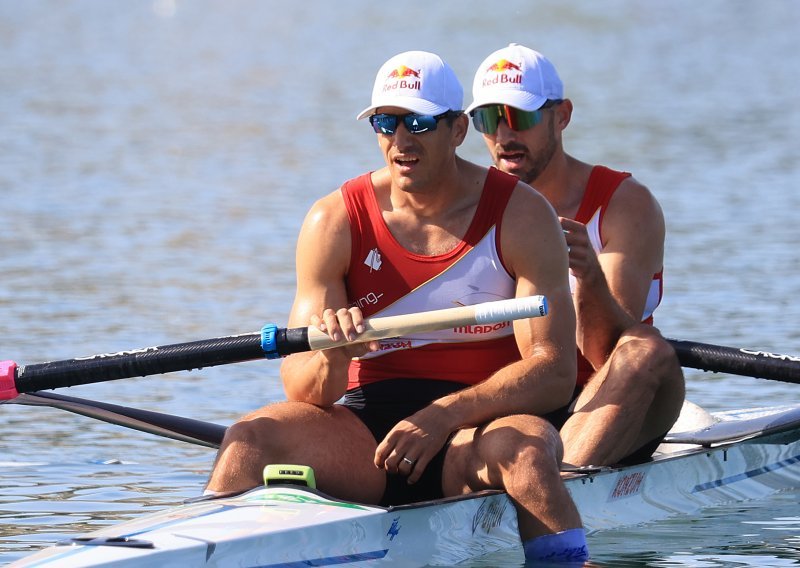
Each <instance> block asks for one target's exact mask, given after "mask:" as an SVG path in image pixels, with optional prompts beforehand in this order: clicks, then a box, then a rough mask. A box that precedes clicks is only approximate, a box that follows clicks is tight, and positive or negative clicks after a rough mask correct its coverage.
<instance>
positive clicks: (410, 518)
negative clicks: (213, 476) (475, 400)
mask: <svg viewBox="0 0 800 568" xmlns="http://www.w3.org/2000/svg"><path fill="white" fill-rule="evenodd" d="M722 434H724V436H722V437H721V435H722ZM714 440H716V441H714ZM671 442H672V443H670V444H664V445H662V447H661V448H660V449H661V450H663V451H661V452H659V453H657V455H656V457H654V459H653V460H652V461H649V462H647V463H643V464H640V465H635V466H630V467H625V468H614V469H612V468H606V469H603V470H594V471H592V470H589V469H586V470H582V471H581V472H579V473H573V474H569V475H570V477H569V478H567V479H566V484H567V487H568V488H569V491H570V492H571V494H572V496H573V498H574V499H575V502H576V503H577V505H578V508H579V510H580V512H581V516H582V519H583V522H584V526H585V527H586V529H587V530H588V531H589V532H590V533H591V532H594V531H598V530H606V529H613V528H619V527H625V526H631V525H638V524H643V523H650V522H654V521H658V520H661V519H665V518H668V517H672V516H675V515H678V514H691V513H696V512H698V511H699V510H701V509H702V508H704V507H707V506H711V505H717V504H721V503H728V502H732V501H741V500H750V499H760V498H763V497H766V496H767V495H770V494H772V493H775V492H777V491H780V490H784V489H788V488H798V487H800V407H782V408H774V409H768V410H756V411H740V412H731V413H720V414H719V415H717V416H716V417H715V419H714V421H713V423H711V424H709V425H708V426H707V427H704V428H701V429H699V430H696V431H693V432H689V433H683V434H676V435H674V436H671ZM697 442H701V443H704V444H708V446H707V447H704V446H700V445H698V444H697ZM679 444H680V445H679ZM139 546H141V547H139ZM590 547H591V541H590ZM510 549H520V542H519V536H518V533H517V519H516V513H515V511H514V507H513V505H512V504H511V502H510V501H509V499H508V497H507V496H506V495H505V494H504V493H502V492H484V493H481V494H474V495H470V496H465V497H463V498H456V499H446V500H441V501H434V502H429V503H422V504H414V505H409V506H402V507H393V508H388V509H387V508H381V507H373V506H364V505H357V504H353V503H345V502H341V501H338V500H335V499H331V498H329V497H327V496H325V495H322V494H320V493H317V492H314V491H311V490H307V489H305V488H299V487H292V486H270V487H265V488H259V489H255V490H253V491H250V492H248V493H245V494H243V495H239V496H236V497H231V498H224V499H213V500H207V501H198V502H195V503H190V504H186V505H182V506H179V507H176V508H173V509H169V510H166V511H163V512H160V513H155V514H153V515H148V516H145V517H142V518H140V519H137V520H133V521H129V522H127V523H123V524H121V525H117V526H114V527H108V528H105V529H102V530H99V531H96V532H94V533H91V534H89V535H87V536H86V537H83V538H81V539H73V540H72V542H71V543H70V544H68V545H61V546H53V547H50V548H48V549H46V550H43V551H41V552H39V553H37V554H35V555H33V556H31V557H28V558H27V559H24V560H22V561H19V562H17V563H14V564H13V565H12V566H59V567H70V566H106V565H113V566H115V567H120V568H121V567H125V566H180V567H187V566H204V567H213V566H220V567H222V566H226V567H227V566H267V567H277V566H283V567H287V566H291V567H295V566H309V565H312V566H326V565H339V564H348V565H357V566H372V565H376V564H393V565H399V566H426V565H453V564H456V563H458V562H462V561H464V560H467V559H470V558H475V557H479V556H483V555H486V554H489V553H492V552H496V551H499V550H510ZM520 559H521V551H520Z"/></svg>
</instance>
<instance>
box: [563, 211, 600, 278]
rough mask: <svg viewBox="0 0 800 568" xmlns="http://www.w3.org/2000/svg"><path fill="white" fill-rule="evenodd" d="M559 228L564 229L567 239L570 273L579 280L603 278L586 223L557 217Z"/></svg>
mask: <svg viewBox="0 0 800 568" xmlns="http://www.w3.org/2000/svg"><path fill="white" fill-rule="evenodd" d="M558 219H559V221H561V228H562V229H564V237H565V238H566V239H567V246H568V247H569V270H570V272H571V273H572V275H573V276H574V277H575V278H577V279H578V280H581V281H584V280H585V281H588V280H591V279H592V278H598V277H599V278H605V276H604V275H603V269H602V268H601V267H600V261H599V260H597V253H596V252H595V250H594V248H593V247H592V242H591V241H590V240H589V233H588V231H587V230H586V225H584V224H583V223H579V222H577V221H573V220H572V219H567V218H566V217H559V218H558Z"/></svg>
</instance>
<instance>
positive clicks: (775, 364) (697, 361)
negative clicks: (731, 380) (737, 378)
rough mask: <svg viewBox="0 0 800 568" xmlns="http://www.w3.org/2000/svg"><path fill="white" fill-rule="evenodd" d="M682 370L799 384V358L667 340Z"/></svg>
mask: <svg viewBox="0 0 800 568" xmlns="http://www.w3.org/2000/svg"><path fill="white" fill-rule="evenodd" d="M667 341H669V343H670V345H672V347H673V348H674V349H675V352H676V354H677V355H678V360H679V361H680V362H681V365H682V366H683V367H689V368H692V369H701V370H703V371H713V372H716V373H729V374H731V375H744V376H747V377H756V378H760V379H771V380H773V381H783V382H786V383H798V384H800V357H794V356H791V355H780V354H777V353H769V352H767V351H758V350H754V349H743V348H735V347H723V346H721V345H711V344H708V343H698V342H696V341H683V340H678V339H668V340H667Z"/></svg>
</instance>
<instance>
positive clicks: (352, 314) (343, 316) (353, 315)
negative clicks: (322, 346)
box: [310, 307, 380, 359]
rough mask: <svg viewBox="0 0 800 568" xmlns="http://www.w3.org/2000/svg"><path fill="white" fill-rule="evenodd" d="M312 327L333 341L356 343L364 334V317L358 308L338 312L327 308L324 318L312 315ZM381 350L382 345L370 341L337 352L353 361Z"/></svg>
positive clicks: (348, 346) (345, 347)
mask: <svg viewBox="0 0 800 568" xmlns="http://www.w3.org/2000/svg"><path fill="white" fill-rule="evenodd" d="M310 325H312V326H314V327H316V328H317V329H319V330H320V331H322V332H324V333H327V334H328V337H330V338H331V339H332V340H333V341H341V340H342V339H347V341H356V340H357V339H358V336H359V334H361V333H363V332H364V315H363V314H362V313H361V309H360V308H357V307H353V308H349V309H347V308H339V309H338V310H333V309H331V308H327V309H325V310H323V312H322V316H319V315H316V314H315V315H312V316H311V321H310ZM379 349H380V345H379V344H378V342H377V341H368V342H365V343H354V344H352V345H344V346H342V347H340V348H338V349H337V351H338V352H339V353H344V354H346V356H347V357H348V358H349V359H352V358H353V357H361V356H362V355H365V354H366V353H369V352H370V351H378V350H379ZM328 351H332V350H328Z"/></svg>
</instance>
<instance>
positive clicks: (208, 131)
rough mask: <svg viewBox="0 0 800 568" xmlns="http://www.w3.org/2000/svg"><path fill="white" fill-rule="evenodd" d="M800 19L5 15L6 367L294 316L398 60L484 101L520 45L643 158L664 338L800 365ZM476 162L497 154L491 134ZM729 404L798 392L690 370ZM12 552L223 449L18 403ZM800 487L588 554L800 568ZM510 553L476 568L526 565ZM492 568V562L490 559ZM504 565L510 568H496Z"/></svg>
mask: <svg viewBox="0 0 800 568" xmlns="http://www.w3.org/2000/svg"><path fill="white" fill-rule="evenodd" d="M799 24H800V4H798V3H793V2H789V1H779V0H766V1H760V2H744V1H739V0H735V1H722V0H711V1H706V2H695V1H693V0H675V1H670V2H660V3H642V2H636V1H634V0H614V1H609V2H602V3H601V2H598V3H583V2H560V1H556V0H548V1H540V2H535V3H534V2H527V1H523V0H510V1H507V2H503V3H502V4H498V5H492V7H490V6H489V4H487V3H485V2H461V3H446V2H440V3H433V2H420V1H418V0H410V1H409V2H406V3H404V4H403V5H402V6H401V5H396V6H392V7H391V8H389V7H388V5H385V4H384V3H378V2H372V3H368V2H355V1H352V0H350V1H339V2H330V3H323V2H306V3H280V2H256V1H245V0H236V1H228V2H221V1H217V2H214V1H199V0H198V1H193V2H188V1H186V0H154V1H145V0H129V1H127V2H124V3H123V2H104V1H102V0H64V1H55V0H51V1H46V0H26V1H25V2H17V1H13V0H0V54H2V56H1V57H0V198H1V199H2V204H3V216H2V220H0V223H2V225H1V226H2V228H1V229H0V314H2V317H0V358H3V359H5V358H8V359H14V360H16V361H17V362H20V363H36V362H41V361H46V360H55V359H65V358H70V357H75V356H81V355H89V354H93V353H99V352H110V351H117V350H122V349H128V348H134V347H143V346H148V345H158V344H164V343H174V342H180V341H189V340H193V339H202V338H206V337H216V336H222V335H229V334H234V333H245V332H251V331H255V330H257V329H259V328H260V327H261V325H262V324H263V323H265V322H270V321H274V322H277V323H279V324H280V323H283V322H285V319H286V315H287V312H288V308H289V305H290V302H291V299H292V294H293V289H294V273H293V266H294V239H295V235H296V232H297V229H298V227H299V224H300V222H301V221H302V218H303V215H304V213H305V211H306V210H307V208H308V207H309V206H310V204H311V203H312V202H313V201H314V200H315V199H317V198H319V197H320V196H322V195H324V194H326V193H328V192H329V191H331V190H333V189H334V188H336V187H337V186H338V185H339V184H340V183H341V182H342V181H343V180H345V179H347V178H350V177H353V176H355V175H357V174H359V173H361V172H362V171H364V170H367V169H371V168H375V167H379V166H380V165H381V158H380V155H379V153H378V151H377V148H376V145H375V139H374V136H373V135H372V133H371V131H370V129H369V128H368V126H367V125H365V124H363V123H358V122H356V121H355V120H354V118H355V115H356V113H357V112H359V111H360V110H361V108H363V107H364V106H366V104H367V102H368V99H369V93H370V90H371V86H372V81H373V78H374V73H375V72H376V70H377V69H378V67H379V66H380V65H381V64H382V63H383V61H385V60H386V59H387V58H388V57H390V56H391V55H393V54H395V53H397V52H399V51H403V50H407V49H427V50H431V51H435V52H438V53H440V54H441V55H443V56H444V57H445V58H446V59H447V60H448V61H449V62H450V63H451V64H452V65H453V67H454V68H455V70H456V72H457V73H458V74H459V76H460V78H461V80H462V83H464V85H466V86H467V101H469V100H470V97H469V86H470V85H471V82H472V74H473V73H474V71H475V67H476V66H477V65H478V63H479V62H480V61H482V60H483V58H484V57H485V56H486V55H487V54H488V53H489V52H491V51H493V50H495V49H497V48H499V47H502V46H503V45H505V44H507V43H508V42H510V41H517V42H521V43H526V44H528V45H530V46H531V47H534V48H537V49H539V50H541V51H543V52H544V53H546V54H547V55H548V56H549V57H550V58H551V59H553V61H554V62H555V64H556V65H557V66H558V68H559V70H560V73H561V75H562V78H563V80H564V82H565V85H566V90H567V95H568V96H569V97H570V98H572V99H573V102H574V104H575V109H576V110H575V113H574V117H573V122H572V124H571V125H570V127H569V129H568V130H567V131H566V134H565V143H566V145H567V147H568V150H569V151H571V152H572V153H573V154H575V155H576V156H578V157H580V158H582V159H584V160H586V161H591V162H600V163H605V164H607V165H609V166H612V167H616V168H619V169H626V170H629V171H632V172H633V173H634V175H635V176H636V177H637V178H638V179H639V180H640V181H642V182H643V183H645V184H646V185H648V186H649V187H650V188H651V190H652V191H653V192H654V193H655V195H656V196H657V197H658V199H659V200H660V202H661V204H662V207H663V209H664V212H665V215H666V218H667V226H668V240H667V260H666V298H665V301H664V303H663V305H662V307H661V308H660V310H659V312H658V313H657V317H658V324H659V326H660V327H661V328H662V329H663V331H664V333H665V335H667V336H670V337H677V338H682V339H692V340H698V341H706V342H710V343H717V344H722V345H732V346H737V347H738V346H742V347H752V348H759V349H765V350H769V351H773V352H782V353H794V354H797V353H800V326H798V324H797V321H798V320H800V307H798V305H797V303H796V302H795V301H794V297H795V294H796V293H797V292H798V291H800V253H799V252H798V247H797V243H798V241H800V228H798V224H797V222H796V218H795V217H796V212H797V211H798V210H800V192H799V191H798V187H800V165H798V164H800V160H798V150H797V148H798V142H800V111H798V98H797V92H796V82H797V77H798V76H800V58H799V57H798V53H800V39H798V36H800V34H797V29H800V26H799ZM460 153H461V155H462V156H464V157H467V158H469V159H472V160H475V161H479V162H482V163H486V161H487V156H486V154H485V149H484V146H483V143H482V141H481V140H480V137H479V136H477V134H475V133H474V132H472V133H471V134H470V135H469V136H468V138H467V140H466V142H465V144H464V145H463V147H462V149H461V152H460ZM687 381H688V393H689V398H690V399H692V400H693V401H695V402H697V403H699V404H701V405H703V406H705V407H706V408H708V409H710V410H723V409H729V408H739V407H743V406H763V405H769V404H776V403H783V402H787V401H792V400H797V399H798V390H797V389H798V388H800V387H798V386H797V385H789V384H783V383H776V382H770V381H764V380H757V379H753V378H748V377H731V376H727V375H714V374H704V373H702V372H700V371H693V370H687ZM66 394H72V395H76V396H82V397H86V398H96V399H100V400H106V401H109V402H116V403H118V404H124V405H130V406H137V407H142V408H148V409H152V410H159V411H162V412H171V413H176V414H181V415H186V416H192V417H195V418H200V419H204V420H210V421H216V422H219V423H223V424H227V423H230V422H232V421H233V420H234V419H235V418H236V417H237V416H239V415H241V414H242V413H244V412H246V411H248V410H251V409H253V408H255V407H257V406H259V405H261V404H262V403H265V402H267V401H270V400H277V399H279V398H280V397H281V396H282V393H281V389H280V385H279V381H278V377H277V365H276V364H274V363H269V362H260V363H259V362H253V363H243V364H240V365H233V366H227V367H224V368H214V369H205V370H202V371H196V372H193V373H175V374H173V375H169V376H159V377H151V378H142V379H131V380H125V381H119V382H117V383H106V384H98V385H92V386H83V387H76V388H73V389H71V390H70V391H67V392H66ZM0 449H1V450H2V453H1V454H0V562H3V563H4V562H8V561H11V560H13V559H15V558H19V557H20V556H22V555H23V554H25V553H27V552H30V551H32V550H34V549H37V548H39V547H41V546H43V545H46V544H49V543H51V542H53V541H55V540H58V539H60V538H63V537H64V536H66V535H72V534H74V533H76V532H83V531H86V530H89V529H91V528H96V527H98V526H102V525H105V524H108V523H112V522H117V521H119V520H122V519H127V518H132V517H135V516H137V515H140V514H142V513H144V512H146V511H149V510H155V509H158V508H160V507H162V506H166V505H169V504H172V503H175V502H178V501H180V500H181V499H183V498H186V497H190V496H194V495H196V494H197V493H198V491H199V489H200V488H201V486H202V484H203V482H204V481H205V478H206V475H207V472H208V470H209V468H210V466H211V461H212V460H213V455H214V454H213V452H212V451H210V450H207V449H205V448H201V447H196V446H191V445H188V444H184V443H179V442H173V441H168V440H162V439H159V438H155V437H153V436H149V435H147V434H143V433H139V432H135V431H129V430H124V429H121V428H119V427H114V426H110V425H106V424H103V423H99V422H96V421H93V420H89V419H87V418H84V417H80V416H74V415H71V414H68V413H65V412H63V411H57V410H53V409H44V408H29V407H23V406H19V405H6V406H3V407H2V408H0ZM797 502H798V494H797V493H787V494H784V495H779V496H776V497H775V498H773V499H770V500H768V502H766V503H746V504H736V505H732V506H730V507H721V508H718V509H714V510H709V511H705V512H703V514H701V515H697V516H695V517H690V518H683V519H675V520H673V521H669V522H666V523H659V524H658V525H653V526H647V527H641V528H636V529H631V530H627V531H612V532H609V533H601V534H598V535H595V536H593V537H592V538H591V539H590V547H591V549H592V553H593V555H594V558H595V560H596V561H597V563H598V564H601V565H608V566H626V565H627V566H643V565H648V566H743V565H767V566H789V565H796V564H798V563H800V526H798V525H799V524H800V517H798V516H797ZM516 561H517V560H516V557H513V556H504V557H500V558H494V559H487V560H485V561H483V562H479V563H477V564H475V565H476V566H478V565H480V566H487V565H513V564H514V563H515V562H516ZM487 562H489V563H490V564H487ZM491 563H494V564H491Z"/></svg>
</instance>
